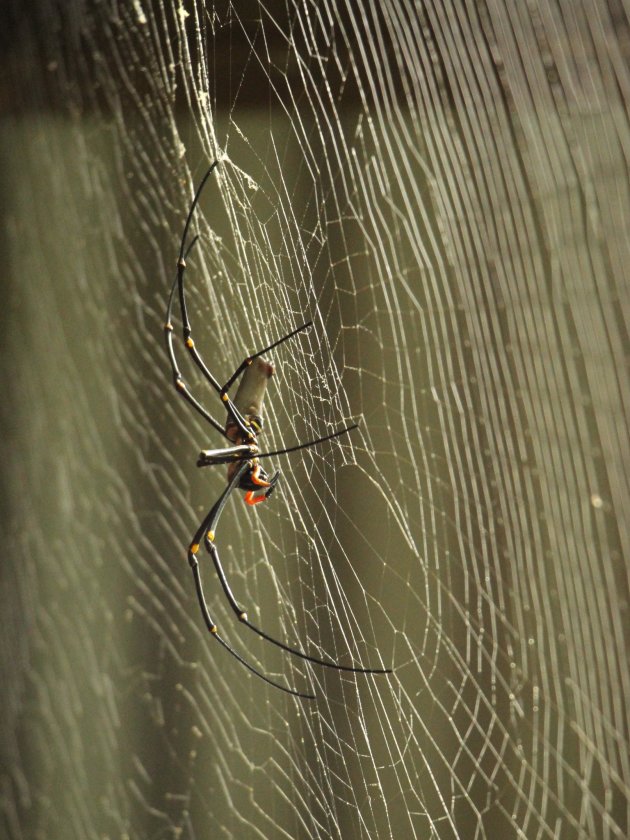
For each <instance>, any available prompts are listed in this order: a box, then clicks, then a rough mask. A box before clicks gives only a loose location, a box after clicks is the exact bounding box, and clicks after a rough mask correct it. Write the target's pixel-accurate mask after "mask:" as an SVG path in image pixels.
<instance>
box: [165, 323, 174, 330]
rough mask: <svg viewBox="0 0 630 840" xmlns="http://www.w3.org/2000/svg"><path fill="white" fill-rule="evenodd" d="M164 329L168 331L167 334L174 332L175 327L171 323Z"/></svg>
mask: <svg viewBox="0 0 630 840" xmlns="http://www.w3.org/2000/svg"><path fill="white" fill-rule="evenodd" d="M164 329H165V330H166V332H173V325H172V324H171V322H170V321H168V322H167V323H166V324H164Z"/></svg>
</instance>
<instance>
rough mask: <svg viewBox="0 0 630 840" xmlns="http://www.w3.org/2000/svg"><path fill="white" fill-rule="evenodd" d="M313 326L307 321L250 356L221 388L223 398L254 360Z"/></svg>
mask: <svg viewBox="0 0 630 840" xmlns="http://www.w3.org/2000/svg"><path fill="white" fill-rule="evenodd" d="M312 326H313V322H312V321H307V322H306V324H302V326H301V327H298V328H297V329H295V330H293V331H292V332H290V333H288V334H287V335H283V336H282V338H279V339H278V340H277V341H274V342H273V344H270V345H269V346H268V347H263V349H262V350H257V351H256V352H255V353H252V355H251V356H248V357H247V358H246V359H243V361H242V362H241V363H240V365H239V366H238V367H237V368H236V370H235V371H234V373H233V374H232V376H230V378H229V379H228V381H227V382H226V383H225V385H224V386H223V388H221V398H223V394H224V393H225V392H226V391H227V390H228V389H229V388H230V387H231V386H232V385H233V384H234V383H235V382H236V380H237V379H238V378H239V376H240V375H241V373H243V371H244V370H245V368H246V367H249V365H251V363H252V362H253V361H254V359H257V358H258V357H259V356H262V355H263V353H268V352H269V350H273V349H274V347H277V346H278V345H279V344H282V343H283V342H285V341H288V340H289V339H290V338H293V336H294V335H297V334H298V333H301V332H303V331H304V330H307V329H308V328H309V327H312Z"/></svg>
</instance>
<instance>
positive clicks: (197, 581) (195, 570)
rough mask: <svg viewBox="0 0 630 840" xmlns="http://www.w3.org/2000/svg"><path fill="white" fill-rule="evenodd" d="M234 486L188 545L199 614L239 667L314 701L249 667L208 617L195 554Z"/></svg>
mask: <svg viewBox="0 0 630 840" xmlns="http://www.w3.org/2000/svg"><path fill="white" fill-rule="evenodd" d="M246 468H247V465H243V469H242V470H241V471H240V472H241V474H242V472H244V471H245V469H246ZM237 475H238V477H239V478H240V474H239V473H237ZM236 484H237V482H234V481H232V482H230V484H229V485H228V491H229V492H224V493H223V494H222V496H221V498H220V499H219V501H218V502H217V504H215V506H214V507H213V508H212V510H211V511H210V513H209V514H208V515H207V516H206V517H205V519H204V520H203V522H202V523H201V525H200V526H199V528H198V529H197V531H196V533H195V536H194V537H193V540H192V543H191V544H190V547H189V549H188V562H189V564H190V568H191V569H192V573H193V578H194V581H195V588H196V590H197V599H198V601H199V607H200V608H201V614H202V616H203V620H204V621H205V624H206V627H207V628H208V630H209V631H210V633H211V634H212V637H213V638H215V639H216V640H217V641H218V642H219V644H221V645H222V646H223V647H224V648H225V649H226V650H227V651H228V653H231V654H232V656H233V657H234V658H235V659H237V660H238V661H239V662H240V663H241V665H244V666H245V667H246V668H247V669H248V671H251V672H252V674H255V675H256V676H257V677H260V679H261V680H264V681H265V682H266V683H268V684H269V685H272V686H274V688H279V689H280V691H284V692H285V693H286V694H292V695H294V696H295V697H302V698H304V699H306V700H314V699H315V695H314V694H306V693H305V692H303V691H297V690H296V689H293V688H288V687H287V686H285V685H281V683H278V682H275V681H274V680H272V679H270V678H269V677H266V676H265V675H264V674H262V673H261V672H260V671H259V670H258V669H257V668H255V667H254V666H253V665H251V664H250V663H249V662H248V661H247V660H246V659H245V658H244V657H242V656H241V655H240V653H237V651H235V650H234V648H233V647H232V646H231V645H230V644H228V642H226V641H225V639H224V638H223V637H222V636H220V635H219V633H218V632H217V625H216V624H215V622H214V621H213V619H212V617H211V615H210V611H209V610H208V605H207V603H206V599H205V596H204V594H203V585H202V581H201V571H200V569H199V561H198V559H197V554H198V552H199V542H200V540H201V536H202V534H204V533H207V531H208V528H209V524H210V522H211V520H212V517H213V516H215V511H216V510H217V509H218V510H219V512H220V511H221V510H222V509H223V507H224V506H225V502H226V501H227V498H228V496H229V494H230V492H231V491H232V490H234V488H235V487H236Z"/></svg>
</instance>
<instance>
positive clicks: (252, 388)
mask: <svg viewBox="0 0 630 840" xmlns="http://www.w3.org/2000/svg"><path fill="white" fill-rule="evenodd" d="M217 164H218V161H216V160H215V161H214V162H213V163H212V165H211V166H210V168H209V169H208V170H207V172H206V173H205V175H204V176H203V178H202V180H201V182H200V184H199V186H198V187H197V192H196V193H195V196H194V198H193V200H192V203H191V205H190V209H189V211H188V216H187V217H186V222H185V224H184V232H183V234H182V239H181V244H180V248H179V258H178V260H177V276H176V277H175V280H174V282H173V286H172V288H171V293H170V295H169V299H168V306H167V310H166V322H165V325H164V331H165V337H166V348H167V352H168V356H169V359H170V362H171V368H172V373H173V384H174V385H175V389H176V390H177V392H178V393H179V394H181V396H182V397H183V398H184V399H185V400H186V401H187V402H188V403H189V404H190V405H191V406H192V407H193V409H194V410H195V411H196V412H197V413H198V414H200V415H201V416H202V417H203V418H204V419H205V420H207V421H208V423H210V425H211V426H213V428H214V429H215V430H216V431H217V432H218V433H219V434H220V435H223V437H224V438H226V439H227V441H228V443H229V445H228V446H226V447H224V448H222V449H205V450H202V452H201V453H200V454H199V458H198V460H197V466H198V467H206V466H214V465H217V464H227V487H226V488H225V490H224V491H223V493H222V494H221V495H220V496H219V498H218V500H217V501H216V503H215V504H214V505H213V506H212V508H211V510H210V511H209V513H208V514H207V516H206V517H204V519H203V520H202V522H201V524H200V525H199V527H198V528H197V530H196V532H195V535H194V537H193V539H192V542H191V543H190V546H189V548H188V562H189V564H190V567H191V569H192V573H193V578H194V582H195V588H196V591H197V598H198V601H199V606H200V608H201V613H202V616H203V619H204V621H205V624H206V626H207V628H208V630H209V631H210V633H211V634H212V636H213V638H215V639H216V640H217V641H218V642H219V643H220V644H221V645H222V646H223V647H224V648H225V649H226V650H227V651H228V652H229V653H230V654H231V655H232V656H233V657H234V658H235V659H237V660H238V661H239V662H240V663H241V664H242V665H244V666H245V667H246V668H247V669H248V670H249V671H251V672H252V673H253V674H255V675H256V676H257V677H260V679H262V680H264V681H265V682H267V683H269V684H270V685H273V686H274V687H275V688H279V689H280V690H281V691H284V692H286V693H287V694H292V695H295V696H296V697H302V698H306V699H309V700H312V699H314V698H315V695H313V694H308V693H306V692H303V691H297V690H296V689H294V688H289V687H287V686H285V685H282V684H281V683H278V682H275V681H274V680H272V679H270V678H269V677H267V676H265V674H263V673H261V672H260V671H259V670H258V669H257V668H255V667H254V666H253V665H252V664H251V663H249V662H248V661H247V660H246V659H245V658H244V657H243V656H241V654H240V653H238V652H237V651H236V650H235V649H234V648H233V647H232V646H231V645H230V644H228V642H226V640H225V639H224V638H223V637H222V636H220V635H219V633H218V630H217V625H216V624H215V622H214V621H213V619H212V617H211V615H210V612H209V610H208V605H207V603H206V599H205V597H204V594H203V586H202V581H201V571H200V567H199V560H198V553H199V549H200V545H201V543H202V542H203V544H204V546H205V548H206V550H207V551H208V553H209V554H210V557H211V558H212V561H213V563H214V568H215V571H216V574H217V576H218V578H219V582H220V583H221V586H222V588H223V592H224V593H225V597H226V598H227V600H228V602H229V604H230V607H231V608H232V611H233V612H234V614H235V615H236V617H237V618H238V620H239V621H240V622H241V623H242V624H244V625H245V626H246V627H249V629H250V630H252V631H253V632H254V633H257V634H258V635H259V636H261V637H262V638H263V639H266V640H267V641H268V642H271V643H272V644H274V645H276V646H277V647H279V648H281V649H282V650H284V651H286V652H287V653H290V654H292V655H293V656H297V657H300V658H301V659H305V660H306V661H307V662H312V663H314V664H316V665H322V666H324V667H327V668H334V669H336V670H338V671H350V672H353V673H359V674H389V673H391V669H389V668H387V669H385V668H360V667H351V666H345V665H339V664H338V663H336V662H331V661H327V660H324V659H318V658H317V657H315V656H309V655H308V654H307V653H304V652H303V651H301V650H299V649H298V648H294V647H291V646H289V645H286V644H285V643H284V642H281V641H279V640H278V639H275V638H273V637H272V636H270V635H268V634H267V633H265V632H264V631H263V630H261V629H260V628H259V627H257V626H256V625H255V624H253V623H252V622H251V621H250V620H249V617H248V614H247V611H246V610H245V609H243V607H241V606H240V604H239V603H238V601H237V600H236V597H235V595H234V594H233V592H232V589H231V587H230V584H229V582H228V579H227V576H226V574H225V571H224V569H223V566H222V564H221V560H220V559H219V551H218V549H217V546H216V532H217V525H218V522H219V518H220V516H221V513H222V512H223V508H224V507H225V505H226V503H227V501H228V499H229V498H230V496H231V495H232V493H233V492H234V490H236V489H237V488H238V489H239V490H244V491H245V502H246V503H247V504H249V505H256V504H260V503H261V502H265V501H266V500H267V499H269V497H270V496H271V494H272V493H273V491H274V490H275V488H276V485H277V483H278V479H279V478H280V472H279V471H278V470H277V471H276V472H275V473H274V474H273V475H272V476H269V474H268V473H267V471H266V470H265V469H264V468H263V467H262V466H261V464H260V460H261V459H262V458H270V457H272V456H276V455H287V454H289V453H290V452H296V451H298V450H300V449H308V448H310V447H312V446H316V445H317V444H320V443H323V442H324V441H327V440H332V439H333V438H336V437H339V436H340V435H345V434H347V433H348V432H351V431H352V430H353V429H356V428H357V424H354V425H351V426H346V427H345V428H343V429H339V430H338V431H336V432H333V433H332V434H330V435H325V436H324V437H320V438H317V439H316V440H310V441H308V442H307V443H300V444H297V445H295V446H290V447H287V448H285V449H279V450H277V451H275V452H261V451H260V449H259V447H258V435H259V434H260V433H261V431H262V428H263V420H262V403H263V399H264V396H265V389H266V387H267V382H268V380H269V378H270V377H271V376H272V375H273V373H274V368H273V365H272V364H271V363H270V362H268V361H266V360H265V359H264V358H263V356H264V354H265V353H268V352H269V351H270V350H273V349H274V348H275V347H278V345H280V344H283V343H284V342H285V341H288V340H289V339H291V338H294V337H295V336H297V335H298V334H299V333H302V332H304V330H307V329H308V328H309V327H310V326H312V322H310V321H309V322H307V323H306V324H302V326H300V327H298V328H297V329H295V330H293V331H292V332H290V333H288V334H287V335H285V336H283V337H282V338H279V339H278V340H277V341H274V342H273V343H272V344H270V345H269V346H267V347H265V348H263V349H262V350H258V351H257V352H256V353H252V354H251V355H250V356H247V358H245V359H244V360H243V361H242V362H241V364H240V365H239V366H238V367H237V369H236V370H235V371H234V373H233V374H232V376H230V378H229V379H228V380H227V382H226V383H225V385H220V384H219V381H218V380H217V379H216V377H215V376H214V375H213V374H212V373H211V372H210V370H209V369H208V368H207V366H206V364H205V362H204V361H203V359H202V358H201V356H200V354H199V352H198V351H197V349H196V347H195V342H194V341H193V339H192V329H191V326H190V321H189V319H188V311H187V307H186V296H185V292H184V272H185V270H186V258H187V257H188V254H189V253H190V251H191V249H192V248H193V247H194V245H195V243H196V242H197V239H198V236H195V237H194V238H193V239H192V241H191V242H190V244H189V245H188V247H186V240H187V238H188V230H189V227H190V223H191V220H192V217H193V213H194V211H195V207H196V206H197V203H198V201H199V198H200V196H201V193H202V190H203V188H204V186H205V184H206V182H207V180H208V178H209V177H210V174H211V173H212V172H213V170H214V169H215V168H216V166H217ZM176 290H177V292H178V296H179V305H180V310H181V318H182V327H183V339H184V345H185V347H186V348H187V350H188V352H189V354H190V356H191V358H192V360H193V362H194V364H195V365H196V366H197V367H198V368H199V370H200V371H201V373H202V375H203V377H204V378H205V379H206V380H207V382H208V383H209V384H210V386H211V387H212V388H213V389H214V391H216V393H217V394H218V395H219V398H220V399H221V400H222V402H223V405H224V407H225V409H226V411H227V420H226V423H225V426H222V425H221V423H219V422H218V421H217V420H215V419H214V417H212V416H211V415H210V414H209V412H208V411H207V410H206V409H205V408H204V407H203V406H202V405H201V403H200V402H198V400H197V399H196V398H195V397H194V396H193V395H192V394H191V393H190V391H189V390H188V387H187V386H186V384H185V382H184V380H183V378H182V375H181V372H180V370H179V367H178V365H177V360H176V357H175V349H174V344H173V324H172V320H171V313H172V308H173V301H174V299H175V291H176ZM239 377H240V378H241V379H240V383H239V387H238V389H237V392H236V396H235V397H234V400H232V399H231V398H230V396H229V395H228V391H229V389H230V388H231V386H232V385H233V384H234V383H235V382H236V380H237V379H239Z"/></svg>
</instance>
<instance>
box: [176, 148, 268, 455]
mask: <svg viewBox="0 0 630 840" xmlns="http://www.w3.org/2000/svg"><path fill="white" fill-rule="evenodd" d="M217 165H218V161H217V160H215V161H214V162H213V163H212V164H211V166H210V167H209V169H208V170H207V171H206V173H205V175H204V176H203V178H202V179H201V182H200V184H199V186H198V187H197V192H196V193H195V196H194V198H193V200H192V204H191V205H190V209H189V211H188V216H187V217H186V223H185V224H184V232H183V234H182V241H181V244H180V247H179V257H178V260H177V278H176V283H177V289H178V292H179V308H180V311H181V315H182V332H183V336H184V344H185V346H186V349H187V350H188V352H189V354H190V357H191V358H192V360H193V362H194V363H195V365H196V366H197V367H198V368H199V370H200V371H201V373H202V374H203V376H204V377H205V379H206V380H207V382H209V383H210V385H211V386H212V387H213V388H214V390H215V391H216V392H217V393H218V394H219V396H220V397H221V400H222V401H223V404H224V406H225V408H226V409H227V410H228V411H229V412H230V413H231V414H232V416H233V417H234V421H235V422H236V425H237V426H238V427H239V430H240V432H241V434H242V435H243V437H244V438H245V439H246V440H251V441H253V440H254V439H255V435H254V433H253V432H252V430H251V429H250V428H249V426H248V424H247V421H246V420H245V418H244V417H243V415H242V414H241V412H240V411H239V410H238V408H237V407H236V406H235V405H234V403H233V402H232V400H231V399H230V398H229V396H228V395H227V394H226V393H225V392H224V391H223V390H222V389H221V386H220V385H219V382H218V380H217V379H215V377H214V376H213V375H212V373H210V371H209V370H208V367H207V365H206V363H205V362H204V360H203V359H202V358H201V356H200V354H199V352H198V351H197V348H196V347H195V342H194V341H193V338H192V327H191V326H190V319H189V318H188V309H187V307H186V294H185V291H184V272H185V271H186V257H187V255H188V253H189V251H190V248H191V247H192V244H191V246H190V247H189V248H188V249H186V239H187V237H188V229H189V227H190V222H191V220H192V217H193V213H194V212H195V208H196V206H197V203H198V202H199V198H200V196H201V193H202V190H203V188H204V187H205V185H206V181H207V180H208V178H209V177H210V174H211V173H212V172H213V171H214V169H215V168H216V166H217ZM193 244H194V240H193ZM169 324H170V318H167V329H168V325H169ZM171 329H172V325H171ZM178 382H180V383H181V385H180V384H177V383H176V388H177V389H178V390H180V391H181V393H182V394H184V396H185V397H186V399H188V402H190V403H191V405H193V406H194V403H193V402H192V400H191V399H189V397H188V396H186V395H187V394H188V391H187V390H186V386H185V385H184V383H183V381H182V380H181V378H180V379H179V380H178ZM195 402H196V401H195ZM195 407H196V406H195ZM204 416H205V415H204ZM215 422H216V421H215ZM215 422H213V424H212V425H215ZM221 431H222V432H223V429H221ZM223 433H224V432H223ZM224 436H225V437H227V435H225V433H224Z"/></svg>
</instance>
